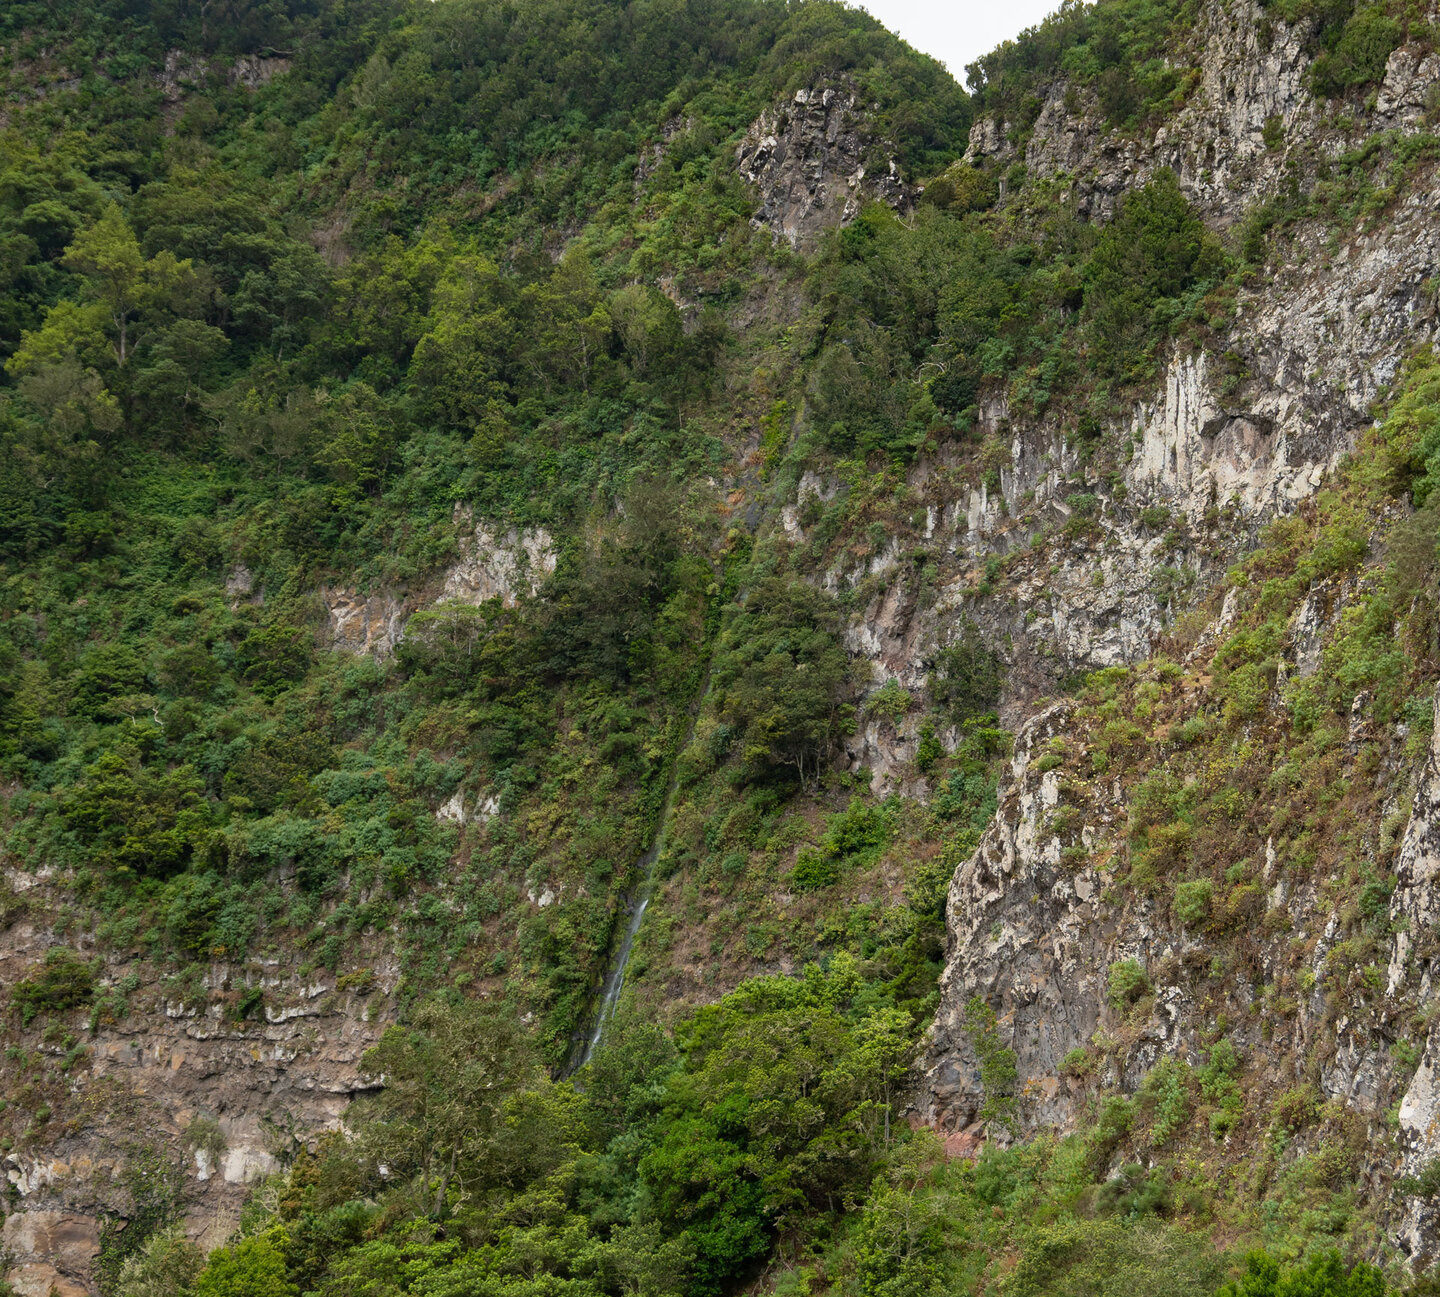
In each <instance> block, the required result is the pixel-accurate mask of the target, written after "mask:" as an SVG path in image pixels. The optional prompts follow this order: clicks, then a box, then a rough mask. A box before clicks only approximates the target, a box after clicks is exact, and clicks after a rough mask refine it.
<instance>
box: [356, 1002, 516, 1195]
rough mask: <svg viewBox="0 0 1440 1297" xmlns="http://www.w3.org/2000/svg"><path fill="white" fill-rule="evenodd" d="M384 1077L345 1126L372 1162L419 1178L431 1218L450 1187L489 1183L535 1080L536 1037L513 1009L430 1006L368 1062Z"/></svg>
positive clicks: (394, 1030)
mask: <svg viewBox="0 0 1440 1297" xmlns="http://www.w3.org/2000/svg"><path fill="white" fill-rule="evenodd" d="M361 1065H362V1067H363V1069H364V1071H365V1072H366V1074H367V1075H369V1076H373V1077H376V1078H382V1079H383V1086H382V1088H381V1089H380V1090H379V1091H378V1092H377V1093H376V1094H374V1095H371V1096H365V1097H363V1098H361V1099H359V1100H357V1101H356V1103H355V1104H354V1106H353V1107H352V1108H351V1110H350V1113H349V1115H348V1116H347V1118H346V1120H347V1122H349V1123H350V1124H351V1125H352V1126H353V1128H354V1129H355V1130H356V1132H357V1135H358V1138H359V1141H360V1147H361V1149H362V1150H363V1152H364V1154H365V1156H366V1157H367V1158H368V1159H369V1160H371V1161H372V1162H376V1163H384V1164H385V1165H386V1166H387V1167H389V1168H390V1170H391V1173H392V1174H400V1175H410V1176H413V1177H415V1180H416V1184H417V1187H418V1190H419V1192H420V1193H421V1195H422V1196H423V1197H424V1200H425V1202H426V1204H427V1210H428V1212H429V1213H430V1215H431V1216H435V1217H438V1216H439V1215H440V1214H441V1213H442V1212H443V1211H444V1209H445V1206H446V1197H447V1194H448V1193H449V1192H450V1189H451V1186H452V1185H454V1186H456V1187H458V1188H459V1189H460V1190H461V1191H462V1192H465V1191H468V1190H470V1189H473V1188H478V1187H479V1186H481V1185H484V1184H486V1183H487V1182H488V1181H489V1179H490V1177H491V1176H492V1174H493V1172H494V1167H493V1166H492V1165H491V1163H492V1160H493V1159H495V1158H496V1156H497V1154H498V1152H499V1150H500V1149H501V1147H502V1146H503V1145H504V1143H505V1140H506V1138H507V1136H508V1135H509V1134H510V1132H508V1131H507V1129H506V1126H505V1121H504V1118H505V1108H506V1104H507V1103H508V1102H509V1101H510V1100H511V1099H513V1098H514V1097H515V1096H516V1095H517V1094H518V1093H520V1092H521V1091H522V1090H523V1089H524V1088H525V1087H526V1086H528V1085H530V1084H531V1083H533V1081H534V1080H535V1060H534V1055H533V1053H532V1050H531V1045H530V1039H529V1037H528V1036H527V1035H526V1033H525V1031H524V1030H523V1029H522V1028H521V1026H520V1024H519V1023H518V1022H517V1021H516V1020H515V1018H514V1016H513V1015H512V1014H511V1013H509V1012H508V1011H507V1010H504V1009H498V1008H494V1007H491V1006H487V1005H483V1004H476V1003H473V1002H467V1003H464V1004H461V1005H458V1006H451V1005H446V1004H441V1003H438V1002H434V1001H432V1002H430V1003H427V1004H424V1005H421V1006H420V1008H418V1009H417V1010H416V1011H415V1015H414V1020H413V1023H412V1025H411V1026H409V1027H401V1026H392V1027H389V1028H387V1029H386V1031H385V1034H384V1035H383V1036H382V1037H381V1038H380V1043H379V1044H377V1045H375V1046H374V1047H373V1048H372V1049H370V1050H368V1051H367V1052H366V1054H365V1056H364V1058H363V1059H362V1060H361Z"/></svg>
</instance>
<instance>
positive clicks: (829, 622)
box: [712, 577, 853, 787]
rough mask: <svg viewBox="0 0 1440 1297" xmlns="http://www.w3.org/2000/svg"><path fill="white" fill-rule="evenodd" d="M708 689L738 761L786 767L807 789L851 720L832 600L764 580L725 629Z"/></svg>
mask: <svg viewBox="0 0 1440 1297" xmlns="http://www.w3.org/2000/svg"><path fill="white" fill-rule="evenodd" d="M712 684H713V687H714V689H715V692H716V695H717V698H718V703H717V708H716V710H717V711H718V713H719V716H720V719H721V720H722V721H723V722H724V723H725V724H726V725H729V726H730V727H731V729H732V730H733V731H734V732H735V733H736V734H737V735H739V736H740V737H741V744H742V753H743V756H744V758H745V760H746V762H747V763H749V764H750V765H752V766H753V767H756V768H759V769H762V770H763V769H764V768H765V767H767V766H793V767H794V769H795V771H796V773H797V774H798V775H799V778H800V782H801V785H802V786H805V787H808V786H810V785H812V784H813V783H814V782H815V781H816V780H817V779H818V778H819V775H820V769H821V766H822V764H823V762H824V761H825V760H826V758H827V757H828V756H829V755H830V752H831V750H832V749H833V748H834V745H835V744H836V742H838V741H839V738H840V736H841V735H842V734H843V733H844V732H845V731H846V729H847V728H848V726H849V724H850V723H851V721H852V719H853V711H852V709H851V708H850V707H849V706H847V703H848V702H849V698H850V696H851V692H852V685H851V678H850V665H849V660H848V659H847V657H846V655H845V650H844V649H843V648H842V647H841V645H840V635H839V616H838V614H837V612H836V610H835V606H834V603H833V601H832V600H831V599H830V597H829V596H828V595H826V594H825V593H823V592H822V591H819V590H817V589H815V588H814V587H813V586H811V585H809V584H807V583H806V582H804V581H800V580H797V579H786V578H782V577H768V578H766V579H765V580H764V581H762V582H761V583H760V584H759V585H757V586H756V587H755V589H754V590H752V591H751V592H750V594H749V595H748V597H747V598H746V600H745V603H744V606H743V608H742V609H741V610H740V611H739V612H738V613H737V614H736V615H735V617H734V618H733V619H732V620H731V622H730V625H729V626H728V627H727V628H726V631H725V634H724V638H723V640H722V642H721V645H720V649H719V651H718V653H717V655H716V661H715V668H714V672H713V676H712Z"/></svg>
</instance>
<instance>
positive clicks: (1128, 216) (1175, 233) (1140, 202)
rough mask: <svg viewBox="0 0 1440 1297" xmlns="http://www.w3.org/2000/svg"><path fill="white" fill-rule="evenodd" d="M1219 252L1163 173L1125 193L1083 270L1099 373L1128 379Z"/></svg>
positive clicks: (1213, 270) (1210, 277)
mask: <svg viewBox="0 0 1440 1297" xmlns="http://www.w3.org/2000/svg"><path fill="white" fill-rule="evenodd" d="M1223 263H1224V257H1223V253H1222V252H1221V249H1220V247H1219V244H1218V243H1217V242H1216V240H1215V237H1214V236H1213V235H1212V234H1211V233H1210V232H1209V231H1208V230H1207V229H1206V228H1205V226H1204V224H1203V223H1202V222H1201V220H1200V218H1199V216H1198V215H1197V214H1196V213H1195V212H1194V211H1193V210H1192V209H1191V207H1190V205H1189V203H1188V202H1187V201H1186V200H1185V196H1184V195H1183V194H1182V193H1181V192H1180V185H1179V182H1178V181H1177V180H1176V178H1175V175H1174V173H1173V172H1171V171H1168V170H1162V171H1160V172H1158V173H1157V174H1156V176H1155V178H1154V179H1153V180H1151V181H1150V182H1149V184H1147V185H1145V186H1144V187H1143V188H1140V189H1137V190H1133V191H1132V192H1130V193H1129V194H1127V195H1126V197H1125V199H1124V201H1123V202H1122V203H1121V205H1120V210H1119V211H1118V212H1117V213H1116V216H1115V219H1114V220H1113V221H1112V222H1111V223H1110V224H1109V225H1107V226H1106V227H1105V228H1104V229H1103V230H1102V231H1101V232H1100V237H1099V239H1098V241H1097V242H1096V245H1095V252H1094V255H1093V256H1092V257H1091V258H1090V261H1089V262H1088V264H1087V266H1086V288H1085V313H1086V315H1087V317H1088V318H1089V320H1090V321H1091V323H1092V326H1093V332H1092V335H1091V336H1092V338H1093V344H1094V348H1095V356H1096V360H1097V361H1098V363H1099V365H1100V366H1101V368H1102V370H1103V371H1104V372H1106V373H1109V374H1114V375H1117V376H1126V375H1131V374H1133V373H1135V372H1136V371H1137V368H1138V367H1139V366H1141V365H1144V364H1148V362H1149V360H1150V359H1151V357H1152V355H1153V351H1152V349H1153V347H1154V346H1155V344H1156V343H1157V342H1158V341H1159V340H1160V339H1162V338H1163V337H1164V336H1165V334H1166V333H1167V332H1168V330H1169V328H1170V326H1171V324H1172V323H1173V322H1174V321H1175V320H1177V319H1178V318H1180V316H1181V315H1182V314H1183V313H1184V312H1185V309H1186V305H1185V304H1186V302H1187V300H1198V296H1199V295H1203V293H1204V292H1205V291H1206V289H1207V288H1208V287H1209V285H1210V284H1211V283H1212V282H1213V281H1214V280H1215V278H1216V277H1217V276H1218V275H1219V273H1220V271H1221V269H1222V267H1223Z"/></svg>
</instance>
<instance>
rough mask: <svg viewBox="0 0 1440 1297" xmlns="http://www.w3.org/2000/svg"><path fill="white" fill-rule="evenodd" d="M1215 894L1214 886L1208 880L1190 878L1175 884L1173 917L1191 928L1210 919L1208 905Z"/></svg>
mask: <svg viewBox="0 0 1440 1297" xmlns="http://www.w3.org/2000/svg"><path fill="white" fill-rule="evenodd" d="M1214 894H1215V885H1214V883H1212V882H1211V881H1210V880H1209V879H1208V878H1192V879H1189V880H1188V881H1186V882H1183V883H1176V884H1175V901H1174V910H1175V917H1176V918H1177V919H1179V920H1180V922H1181V923H1183V924H1185V926H1186V927H1193V926H1196V925H1198V924H1202V923H1204V922H1205V920H1206V919H1207V918H1209V917H1210V905H1211V901H1212V899H1213V897H1214Z"/></svg>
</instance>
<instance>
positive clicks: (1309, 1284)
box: [1216, 1250, 1387, 1297]
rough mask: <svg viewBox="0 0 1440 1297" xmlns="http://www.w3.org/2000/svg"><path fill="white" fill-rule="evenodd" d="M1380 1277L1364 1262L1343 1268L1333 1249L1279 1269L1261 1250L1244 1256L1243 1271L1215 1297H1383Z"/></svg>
mask: <svg viewBox="0 0 1440 1297" xmlns="http://www.w3.org/2000/svg"><path fill="white" fill-rule="evenodd" d="M1386 1291H1387V1288H1386V1284H1385V1279H1384V1276H1383V1275H1382V1274H1381V1273H1380V1271H1379V1270H1377V1269H1376V1268H1375V1267H1374V1266H1372V1265H1369V1264H1367V1263H1366V1262H1364V1261H1360V1262H1357V1263H1356V1264H1355V1265H1354V1266H1353V1267H1347V1266H1346V1265H1345V1263H1344V1262H1343V1261H1342V1260H1341V1258H1340V1254H1339V1253H1338V1252H1336V1251H1334V1250H1329V1251H1324V1252H1319V1253H1317V1254H1316V1255H1314V1256H1312V1257H1311V1258H1310V1259H1309V1261H1307V1262H1305V1263H1304V1264H1301V1265H1294V1266H1282V1265H1280V1263H1279V1262H1277V1261H1274V1260H1272V1259H1271V1257H1270V1256H1269V1255H1268V1254H1266V1253H1265V1252H1263V1251H1254V1252H1251V1253H1249V1254H1248V1255H1247V1256H1246V1257H1245V1272H1244V1274H1243V1275H1241V1277H1240V1278H1239V1279H1237V1280H1235V1281H1234V1282H1232V1283H1227V1284H1225V1285H1223V1286H1222V1287H1221V1288H1220V1289H1219V1290H1218V1291H1217V1293H1216V1297H1292V1295H1293V1297H1385V1293H1386Z"/></svg>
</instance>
